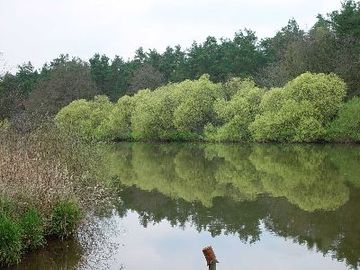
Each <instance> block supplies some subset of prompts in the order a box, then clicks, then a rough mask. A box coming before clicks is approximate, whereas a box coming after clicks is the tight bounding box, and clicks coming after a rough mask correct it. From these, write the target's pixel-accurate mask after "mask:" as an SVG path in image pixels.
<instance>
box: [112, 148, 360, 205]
mask: <svg viewBox="0 0 360 270" xmlns="http://www.w3.org/2000/svg"><path fill="white" fill-rule="evenodd" d="M344 147H347V146H331V147H329V146H315V145H305V146H304V145H287V146H284V145H282V146H281V145H280V146H279V145H216V144H214V145H212V144H209V145H202V144H138V143H135V144H132V145H129V144H120V145H118V146H117V147H115V149H112V150H110V151H109V152H108V159H107V163H108V164H110V170H109V171H110V174H111V176H118V177H119V178H120V179H121V181H122V183H123V184H125V185H128V186H130V185H136V186H138V187H139V188H141V189H143V190H147V191H151V190H158V191H160V192H161V193H163V194H165V195H167V196H170V197H172V198H182V199H184V200H186V201H188V202H194V201H198V202H200V203H202V204H203V205H204V206H207V207H210V206H211V205H212V202H213V200H214V198H216V197H222V196H225V197H230V198H232V199H234V200H238V201H243V200H254V199H256V198H257V197H258V196H259V195H260V194H269V195H271V196H273V197H285V198H286V199H287V200H288V201H289V202H291V203H293V204H295V205H296V206H298V207H299V208H301V209H303V210H306V211H315V210H319V209H323V210H334V209H336V208H338V207H340V206H341V205H343V204H344V203H345V202H346V201H347V200H348V199H349V187H348V184H349V183H350V182H351V183H354V184H357V183H358V182H359V181H358V179H359V177H360V171H359V170H358V169H357V164H358V163H357V162H356V161H357V159H356V158H355V159H354V155H356V154H355V153H354V152H351V151H350V152H348V151H342V150H343V149H342V148H344ZM334 148H336V149H334ZM339 153H341V154H339ZM346 155H350V156H351V157H349V158H346V157H344V156H346ZM345 160H347V161H348V162H345ZM337 161H338V162H337ZM349 163H350V164H349ZM351 163H356V164H353V165H352V164H351ZM353 167H354V168H355V169H354V170H352V168H353ZM356 173H359V175H356ZM354 174H355V175H354Z"/></svg>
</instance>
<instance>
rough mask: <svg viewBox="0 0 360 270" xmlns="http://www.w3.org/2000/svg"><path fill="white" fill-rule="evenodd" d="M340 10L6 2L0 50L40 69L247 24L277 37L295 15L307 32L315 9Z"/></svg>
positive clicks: (151, 1)
mask: <svg viewBox="0 0 360 270" xmlns="http://www.w3.org/2000/svg"><path fill="white" fill-rule="evenodd" d="M340 7H341V2H340V0H315V1H314V0H291V1H290V0H251V1H246V0H167V1H166V0H128V1H121V0H0V52H1V53H2V56H1V57H2V62H4V61H5V63H6V69H7V70H14V69H15V67H16V66H17V65H19V64H22V63H24V62H27V61H31V62H32V63H33V65H34V66H35V67H37V68H38V67H41V66H42V65H43V64H44V63H45V62H49V61H51V60H52V59H54V58H55V57H57V56H58V55H59V54H61V53H68V54H69V55H70V56H78V57H80V58H82V59H83V60H88V59H89V58H90V57H91V56H92V55H94V54H95V53H100V54H106V55H107V56H109V57H111V58H112V57H114V56H115V55H119V56H121V57H123V58H124V59H125V60H126V59H128V58H131V57H133V55H134V52H135V50H136V49H137V48H139V47H140V46H142V47H143V48H144V49H149V48H155V49H157V50H158V51H159V52H162V51H164V50H165V48H166V46H169V45H170V46H175V45H177V44H179V45H180V46H181V47H182V48H187V47H189V46H190V45H191V43H192V42H193V41H197V42H203V41H204V40H205V38H206V37H207V36H209V35H211V36H215V37H217V38H221V37H225V38H232V37H233V35H234V33H235V32H236V31H239V30H241V29H244V28H248V29H251V30H253V31H255V32H256V34H257V35H258V36H259V37H260V38H263V37H269V36H273V35H274V34H275V33H276V32H277V31H278V30H280V29H281V28H282V27H283V26H285V25H286V24H287V22H288V20H289V19H291V18H295V19H296V20H297V22H298V23H299V25H300V26H301V27H302V28H303V29H305V30H307V29H309V28H311V26H312V25H313V24H314V22H315V21H316V15H317V14H319V13H321V14H326V13H328V12H331V11H333V10H337V9H339V8H340ZM2 65H4V63H3V64H2Z"/></svg>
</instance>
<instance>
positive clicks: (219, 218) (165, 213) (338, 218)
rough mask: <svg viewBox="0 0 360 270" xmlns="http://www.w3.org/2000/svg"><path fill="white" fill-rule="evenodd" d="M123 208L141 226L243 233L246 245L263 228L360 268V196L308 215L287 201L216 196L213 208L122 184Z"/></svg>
mask: <svg viewBox="0 0 360 270" xmlns="http://www.w3.org/2000/svg"><path fill="white" fill-rule="evenodd" d="M117 188H118V190H119V192H118V195H119V197H121V199H122V201H121V204H120V205H118V207H117V209H118V210H119V212H120V215H121V216H123V215H126V210H134V211H136V212H137V213H138V214H139V216H140V223H141V224H142V225H143V226H144V227H146V226H147V225H148V224H149V223H159V222H161V221H163V220H167V221H168V222H169V223H170V224H171V225H172V226H179V227H184V226H185V224H186V223H187V222H188V223H190V224H192V225H193V226H194V227H195V228H196V229H197V230H198V231H199V232H200V231H208V232H210V233H211V235H212V236H213V237H215V236H218V235H220V234H221V233H223V234H234V235H237V236H238V237H239V238H240V240H241V241H242V242H244V243H254V242H256V241H258V240H260V236H261V226H260V224H261V223H263V224H264V226H265V229H266V230H268V231H271V232H273V233H275V234H276V235H279V236H281V237H286V238H291V239H293V240H294V241H295V242H297V243H299V244H306V245H307V247H308V248H309V249H312V248H316V250H317V251H318V252H322V253H323V254H328V253H329V254H331V255H333V256H334V257H335V258H336V259H338V260H339V261H342V260H345V261H346V262H347V264H348V265H349V266H353V267H354V268H355V267H356V265H357V264H359V259H360V217H359V216H358V214H357V212H358V209H359V207H360V192H359V191H357V192H356V194H354V195H353V196H351V197H350V200H349V202H347V203H346V204H345V205H344V206H342V207H341V208H340V209H338V210H336V211H315V212H307V211H303V210H301V209H299V208H298V207H296V206H294V205H292V204H290V203H288V202H287V200H285V199H283V198H271V197H267V196H261V197H260V198H258V199H257V200H255V201H242V202H239V201H235V200H232V199H230V198H225V197H218V198H215V199H214V201H213V203H212V206H210V207H205V206H203V205H202V204H201V203H198V202H193V203H191V202H188V201H185V200H183V199H172V198H170V197H168V196H166V195H164V194H162V193H160V192H158V191H142V190H141V189H139V188H137V187H135V186H131V187H125V186H122V185H121V184H118V186H117Z"/></svg>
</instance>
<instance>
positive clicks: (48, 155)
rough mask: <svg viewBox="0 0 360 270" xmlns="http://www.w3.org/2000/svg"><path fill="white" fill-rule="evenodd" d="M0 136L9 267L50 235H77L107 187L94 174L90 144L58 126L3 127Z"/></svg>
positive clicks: (0, 251) (2, 240) (3, 237)
mask: <svg viewBox="0 0 360 270" xmlns="http://www.w3.org/2000/svg"><path fill="white" fill-rule="evenodd" d="M0 139H1V141H2V143H1V145H0V165H1V166H0V187H1V188H0V190H1V192H0V265H1V266H8V265H12V264H17V263H18V262H19V261H20V260H21V257H22V255H23V254H25V253H27V252H29V251H33V250H35V249H38V248H41V247H43V246H44V245H46V240H47V239H48V238H49V237H52V238H54V237H55V238H60V239H67V238H71V237H73V235H74V233H75V232H76V229H77V227H78V226H79V225H80V223H81V222H82V220H83V218H84V217H85V213H86V211H87V209H89V208H92V204H95V203H97V202H92V198H98V197H99V196H101V194H102V193H104V189H103V188H102V187H101V186H99V185H97V183H96V182H95V179H94V178H92V176H91V177H90V175H91V174H90V173H89V172H90V170H91V166H92V158H91V154H90V151H91V149H90V147H89V146H85V145H82V144H80V143H79V142H78V141H77V140H76V139H74V138H70V137H64V136H63V135H60V133H59V131H58V130H57V129H56V128H55V127H54V126H53V125H45V126H43V127H40V128H38V129H36V130H33V131H32V132H31V133H28V134H19V133H17V132H14V131H12V130H10V129H6V130H4V129H3V130H2V131H1V132H0ZM85 156H86V159H85V158H84V157H85Z"/></svg>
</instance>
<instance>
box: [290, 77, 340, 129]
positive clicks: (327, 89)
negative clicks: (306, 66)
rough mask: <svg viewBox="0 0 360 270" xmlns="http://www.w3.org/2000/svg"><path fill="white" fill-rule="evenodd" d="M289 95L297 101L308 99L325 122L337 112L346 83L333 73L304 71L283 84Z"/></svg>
mask: <svg viewBox="0 0 360 270" xmlns="http://www.w3.org/2000/svg"><path fill="white" fill-rule="evenodd" d="M285 91H286V92H288V93H289V96H290V97H291V98H292V99H293V100H295V101H297V102H301V101H305V100H306V101H309V102H310V103H311V104H312V105H313V106H314V109H315V110H317V111H318V112H319V113H320V115H319V116H320V117H321V119H320V120H321V121H322V122H323V123H327V122H328V121H330V120H331V119H332V118H333V117H334V115H336V113H337V112H338V110H339V108H340V107H341V105H342V102H343V99H344V97H345V95H346V84H345V82H344V81H343V80H342V79H340V78H339V77H338V76H337V75H335V74H330V75H326V74H323V73H319V74H313V73H310V72H306V73H304V74H302V75H300V76H298V77H297V78H295V79H294V80H292V81H290V82H289V83H288V84H287V85H286V86H285Z"/></svg>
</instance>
